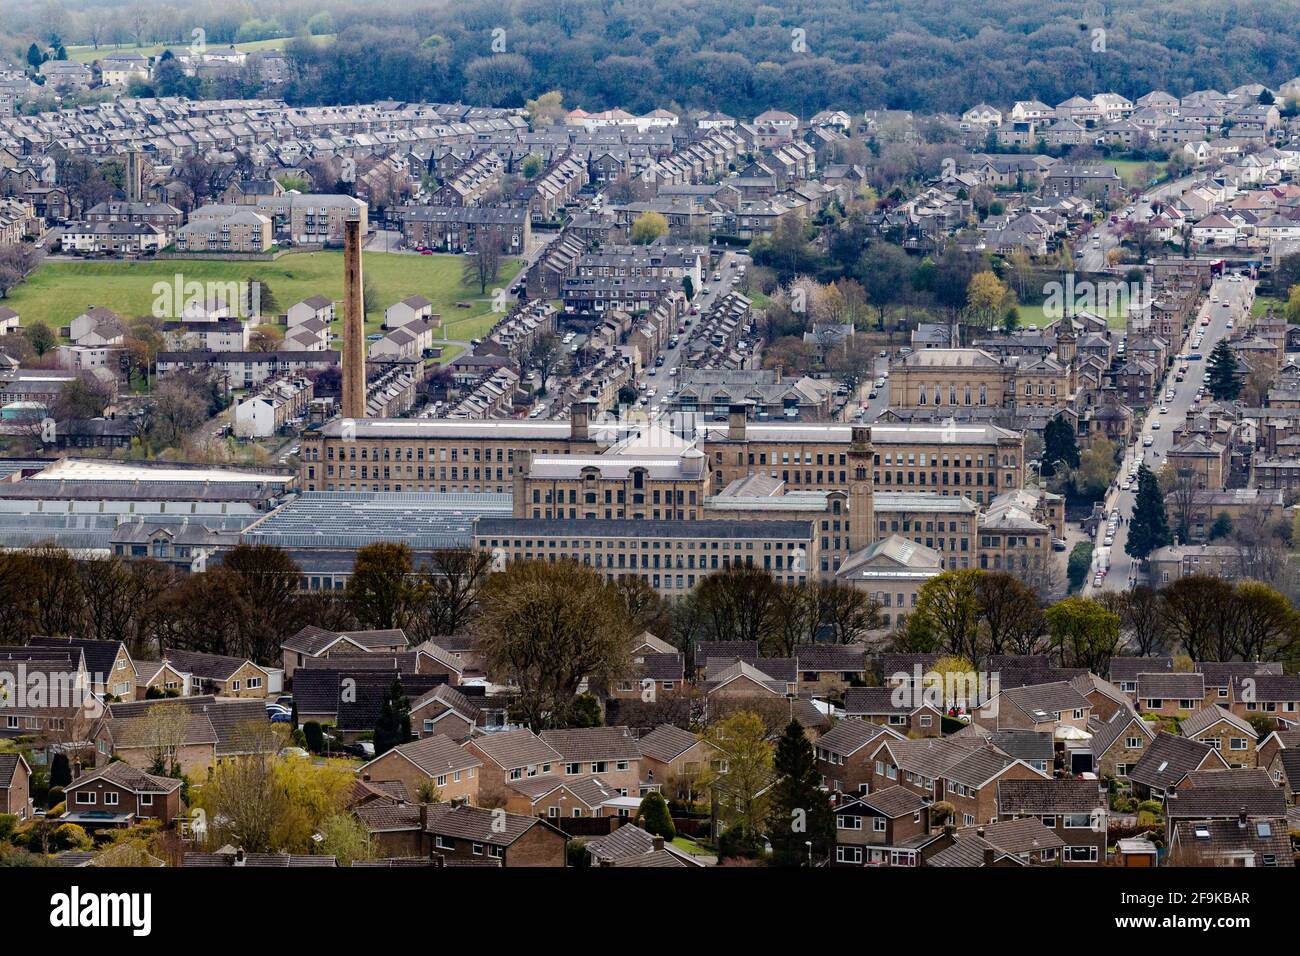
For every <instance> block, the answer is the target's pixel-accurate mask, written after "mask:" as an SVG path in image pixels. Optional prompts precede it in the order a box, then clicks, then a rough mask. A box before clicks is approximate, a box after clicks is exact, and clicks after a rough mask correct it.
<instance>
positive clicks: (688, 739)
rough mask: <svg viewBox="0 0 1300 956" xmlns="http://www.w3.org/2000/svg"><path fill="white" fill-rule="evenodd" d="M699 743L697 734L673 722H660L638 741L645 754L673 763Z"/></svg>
mask: <svg viewBox="0 0 1300 956" xmlns="http://www.w3.org/2000/svg"><path fill="white" fill-rule="evenodd" d="M697 743H699V738H698V737H696V736H695V734H693V733H691V732H690V731H689V730H683V729H682V728H680V727H675V726H673V725H672V724H660V725H659V726H658V727H656V728H655V729H654V730H652V731H650V733H648V734H646V735H645V736H644V737H642V738H641V739H640V740H638V741H637V745H638V746H639V747H640V748H641V753H642V754H643V755H644V756H647V757H650V758H652V759H654V760H658V761H660V762H662V763H671V762H672V761H674V760H676V759H677V758H678V757H680V756H681V755H682V754H684V753H686V751H688V750H690V749H691V748H692V747H694V746H695V745H696V744H697Z"/></svg>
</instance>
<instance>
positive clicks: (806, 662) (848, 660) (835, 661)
mask: <svg viewBox="0 0 1300 956" xmlns="http://www.w3.org/2000/svg"><path fill="white" fill-rule="evenodd" d="M794 659H795V662H796V666H797V668H798V669H799V670H801V671H839V672H841V673H842V672H846V671H862V670H864V669H865V668H866V651H865V649H864V648H862V647H857V646H850V645H845V644H800V645H799V646H798V647H796V648H795V649H794Z"/></svg>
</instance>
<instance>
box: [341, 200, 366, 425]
mask: <svg viewBox="0 0 1300 956" xmlns="http://www.w3.org/2000/svg"><path fill="white" fill-rule="evenodd" d="M342 405H343V417H344V418H354V419H355V418H365V417H366V316H365V304H364V301H363V296H362V279H361V217H360V215H355V214H354V215H349V216H348V218H347V220H346V221H345V222H344V224H343V402H342Z"/></svg>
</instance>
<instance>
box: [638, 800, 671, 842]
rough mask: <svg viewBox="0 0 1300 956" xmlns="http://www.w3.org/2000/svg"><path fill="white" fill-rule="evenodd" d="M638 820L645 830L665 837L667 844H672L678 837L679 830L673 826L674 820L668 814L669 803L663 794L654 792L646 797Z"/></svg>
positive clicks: (639, 810)
mask: <svg viewBox="0 0 1300 956" xmlns="http://www.w3.org/2000/svg"><path fill="white" fill-rule="evenodd" d="M636 820H637V823H638V824H639V825H640V826H641V828H642V829H643V830H645V831H646V832H647V833H650V834H653V835H654V836H660V837H663V838H664V840H665V842H669V843H671V842H672V841H673V840H674V839H676V837H677V828H676V827H675V826H673V818H672V817H671V816H670V815H669V813H668V803H667V801H665V800H664V797H663V794H661V793H658V792H656V791H653V790H652V791H650V792H649V793H647V794H646V795H645V798H644V799H643V800H642V801H641V807H640V808H639V809H638V810H637V813H636Z"/></svg>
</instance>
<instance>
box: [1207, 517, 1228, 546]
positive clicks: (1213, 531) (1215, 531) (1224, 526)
mask: <svg viewBox="0 0 1300 956" xmlns="http://www.w3.org/2000/svg"><path fill="white" fill-rule="evenodd" d="M1230 534H1232V518H1231V517H1230V516H1229V515H1228V512H1226V511H1221V512H1219V517H1217V518H1215V519H1214V524H1213V525H1212V526H1211V527H1210V540H1211V541H1217V540H1218V539H1219V538H1226V537H1227V536H1228V535H1230Z"/></svg>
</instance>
